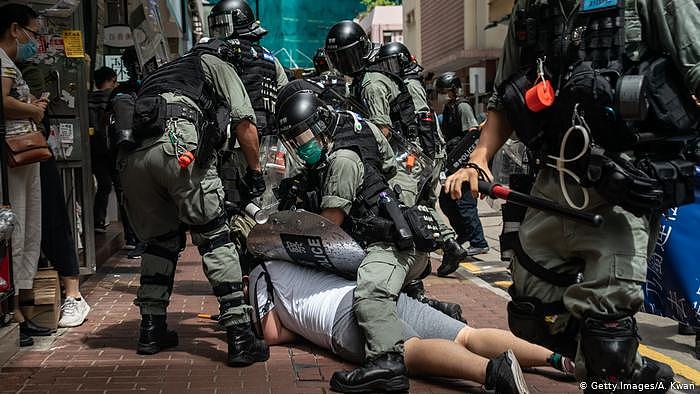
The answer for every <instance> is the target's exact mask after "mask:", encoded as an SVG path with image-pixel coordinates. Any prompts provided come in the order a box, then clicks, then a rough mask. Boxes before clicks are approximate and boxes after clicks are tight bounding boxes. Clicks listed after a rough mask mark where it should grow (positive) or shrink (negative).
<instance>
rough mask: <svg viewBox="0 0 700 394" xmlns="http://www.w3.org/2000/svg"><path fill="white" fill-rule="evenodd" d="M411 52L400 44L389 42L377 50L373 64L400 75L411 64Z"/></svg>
mask: <svg viewBox="0 0 700 394" xmlns="http://www.w3.org/2000/svg"><path fill="white" fill-rule="evenodd" d="M412 60H413V58H412V56H411V52H410V51H409V50H408V48H406V45H404V44H402V43H400V42H390V43H387V44H384V45H382V46H381V48H379V52H377V56H376V57H375V58H374V61H375V63H377V64H381V65H383V66H384V67H385V68H386V69H387V70H388V71H389V72H392V73H394V74H400V73H401V72H402V71H403V70H404V69H405V68H407V67H408V66H410V65H411V64H412Z"/></svg>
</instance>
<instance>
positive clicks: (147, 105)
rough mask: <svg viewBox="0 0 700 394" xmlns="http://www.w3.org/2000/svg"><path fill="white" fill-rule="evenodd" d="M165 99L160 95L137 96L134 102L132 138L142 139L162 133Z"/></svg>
mask: <svg viewBox="0 0 700 394" xmlns="http://www.w3.org/2000/svg"><path fill="white" fill-rule="evenodd" d="M165 106H166V101H165V99H164V98H163V97H161V96H160V95H157V96H145V97H138V98H137V99H136V101H135V103H134V138H135V139H136V140H137V141H143V140H145V139H147V138H149V137H154V136H156V135H160V134H161V133H163V129H164V127H165V125H164V124H163V121H164V119H165V110H166V109H165Z"/></svg>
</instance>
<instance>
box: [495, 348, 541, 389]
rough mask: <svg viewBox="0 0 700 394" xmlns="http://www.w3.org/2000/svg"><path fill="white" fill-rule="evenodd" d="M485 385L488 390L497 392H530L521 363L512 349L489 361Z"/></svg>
mask: <svg viewBox="0 0 700 394" xmlns="http://www.w3.org/2000/svg"><path fill="white" fill-rule="evenodd" d="M484 386H485V387H486V389H487V390H495V392H496V394H529V393H530V390H529V389H528V388H527V384H526V383H525V377H524V376H523V371H522V370H521V369H520V364H518V360H517V359H516V358H515V354H513V351H512V350H510V349H508V350H507V351H506V352H503V353H501V354H500V355H498V356H497V357H495V358H492V359H491V360H490V361H489V363H488V365H487V366H486V382H485V384H484Z"/></svg>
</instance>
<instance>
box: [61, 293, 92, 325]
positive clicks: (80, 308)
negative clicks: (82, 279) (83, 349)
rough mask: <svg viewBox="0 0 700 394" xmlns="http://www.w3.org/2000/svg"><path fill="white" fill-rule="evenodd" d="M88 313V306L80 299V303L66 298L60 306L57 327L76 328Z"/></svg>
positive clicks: (83, 299)
mask: <svg viewBox="0 0 700 394" xmlns="http://www.w3.org/2000/svg"><path fill="white" fill-rule="evenodd" d="M88 313H90V305H88V303H87V302H86V301H85V298H81V299H80V301H78V300H76V299H75V298H73V297H66V302H64V303H63V305H61V320H59V321H58V326H59V327H77V326H79V325H81V324H83V322H84V321H85V317H87V314H88Z"/></svg>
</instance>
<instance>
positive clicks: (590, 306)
mask: <svg viewBox="0 0 700 394" xmlns="http://www.w3.org/2000/svg"><path fill="white" fill-rule="evenodd" d="M698 26H700V12H698V10H697V8H696V6H695V4H693V2H689V1H677V0H669V1H664V2H661V1H644V2H643V1H607V2H580V1H578V2H577V1H573V0H567V1H558V2H549V3H548V4H547V3H544V2H531V1H524V0H520V1H516V3H515V6H514V9H513V13H512V16H511V19H510V26H509V31H508V35H507V38H506V42H505V45H504V50H503V56H502V57H501V59H500V63H499V66H498V71H497V76H496V86H497V93H496V94H495V95H494V96H493V97H492V99H491V101H490V102H489V112H488V117H487V122H486V124H485V126H484V127H483V129H482V132H481V139H480V140H479V143H478V146H477V148H476V149H475V150H474V152H473V153H472V155H471V157H470V159H471V163H470V165H469V168H466V169H462V170H460V171H458V172H457V173H455V174H454V175H453V176H451V177H450V178H448V179H447V182H446V184H445V190H446V191H449V192H450V193H451V194H452V196H453V198H459V197H460V196H461V193H462V191H461V190H462V184H463V183H464V182H467V183H468V184H469V185H470V186H471V192H472V194H473V195H474V196H476V194H477V187H478V185H477V179H478V174H477V172H480V171H478V170H477V168H480V169H481V170H482V175H486V176H489V175H490V174H489V172H488V169H487V163H488V160H489V159H490V158H491V157H492V156H493V155H494V154H495V153H496V151H497V150H498V149H499V148H500V147H501V146H502V145H503V144H504V142H505V141H506V139H507V138H508V137H509V136H510V134H511V132H512V131H513V130H515V131H516V133H517V135H518V138H519V139H520V140H521V141H522V142H524V143H525V144H526V145H527V146H528V148H529V149H530V150H532V151H533V152H535V153H536V155H537V156H538V157H537V161H538V162H539V163H540V164H541V166H542V167H543V168H542V169H541V170H540V172H539V174H538V177H537V180H536V182H535V185H534V187H533V190H532V193H533V194H535V195H539V196H544V197H546V198H549V199H552V200H554V201H556V202H558V203H560V204H564V205H566V204H568V205H570V206H573V207H577V208H579V209H582V210H585V211H588V212H593V213H597V214H600V215H602V216H603V217H604V219H605V223H604V224H603V226H602V227H601V228H591V227H588V226H585V225H580V224H577V223H576V222H572V221H569V220H565V219H562V218H559V217H555V216H552V215H550V214H546V213H544V212H541V211H536V210H532V209H530V210H528V212H527V214H526V216H525V218H524V221H523V222H522V224H521V227H520V237H519V241H520V242H519V243H518V246H516V249H517V250H516V258H514V259H513V262H512V275H513V286H512V287H511V289H510V292H511V294H512V296H513V301H512V302H511V303H510V304H509V306H508V312H509V323H510V327H511V330H512V331H513V332H514V333H516V335H519V336H521V337H523V338H525V339H530V340H533V341H536V342H538V343H540V344H543V343H547V344H550V345H552V346H553V347H554V348H558V349H561V350H564V353H565V354H567V353H568V354H572V353H576V375H577V378H578V379H580V380H588V381H598V382H600V381H604V380H607V381H612V380H615V381H623V382H630V381H631V382H645V383H656V382H663V383H665V388H666V389H667V388H668V387H669V385H670V380H671V379H672V377H673V373H672V371H670V369H669V368H668V366H666V365H664V364H660V363H654V362H652V361H651V360H646V359H644V358H642V357H640V355H639V353H638V352H637V347H638V336H637V324H636V321H635V317H634V315H635V313H636V312H637V311H639V309H640V307H641V306H642V303H643V300H644V294H643V292H642V289H641V284H642V283H643V282H644V281H645V278H646V271H647V269H646V268H647V266H646V254H647V244H648V241H649V220H648V218H649V217H653V216H655V215H658V212H659V211H660V210H661V209H666V208H669V207H673V206H678V205H682V204H686V203H688V202H690V201H692V199H693V196H692V181H689V179H690V178H692V170H691V169H692V167H693V165H692V163H691V162H690V161H688V160H686V159H685V158H684V157H683V154H682V152H683V141H684V136H686V137H687V136H692V135H693V134H695V133H697V131H696V130H697V122H698V118H699V117H698V113H697V108H695V107H694V106H693V103H692V101H691V100H690V97H691V95H692V94H695V95H696V96H697V94H698V92H700V72H699V71H698V70H700V66H699V65H698V61H699V60H700V55H699V54H700V42H699V41H698V40H697V39H695V37H697V36H698V33H699V32H698ZM668 31H673V34H672V35H669V34H667V32H668ZM672 137H673V139H672V140H671V138H672ZM533 311H534V313H533ZM579 335H580V340H579V341H577V339H576V338H577V336H579ZM659 391H665V390H659Z"/></svg>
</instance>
